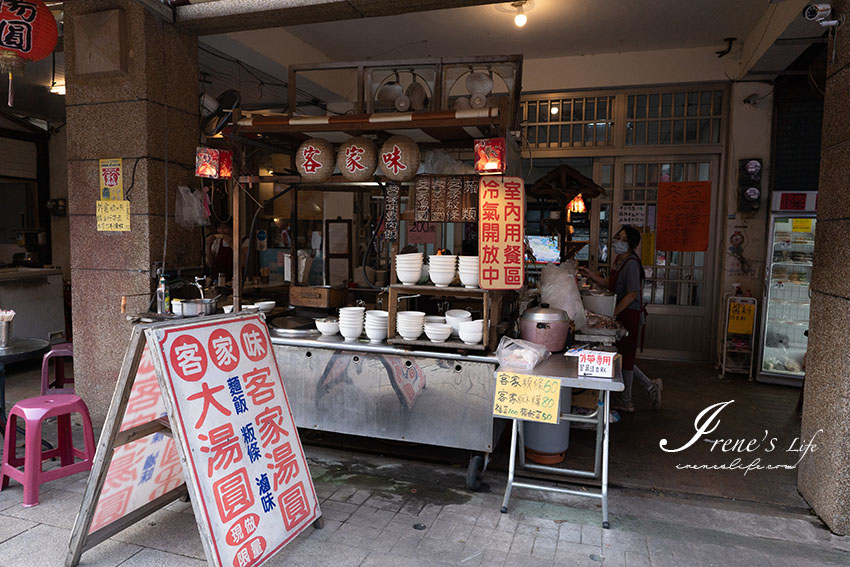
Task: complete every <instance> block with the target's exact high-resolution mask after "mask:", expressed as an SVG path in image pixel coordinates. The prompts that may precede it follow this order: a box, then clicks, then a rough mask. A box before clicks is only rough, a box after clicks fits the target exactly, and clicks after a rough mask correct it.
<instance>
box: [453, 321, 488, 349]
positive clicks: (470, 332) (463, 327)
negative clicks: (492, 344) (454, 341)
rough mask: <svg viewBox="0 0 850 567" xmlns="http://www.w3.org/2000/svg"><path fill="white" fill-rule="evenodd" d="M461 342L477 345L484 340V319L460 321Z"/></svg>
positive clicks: (459, 333)
mask: <svg viewBox="0 0 850 567" xmlns="http://www.w3.org/2000/svg"><path fill="white" fill-rule="evenodd" d="M458 335H460V340H462V341H463V342H464V343H466V344H468V345H477V344H479V343H480V342H481V341H482V340H484V319H476V320H475V321H472V320H468V321H460V322H459V323H458Z"/></svg>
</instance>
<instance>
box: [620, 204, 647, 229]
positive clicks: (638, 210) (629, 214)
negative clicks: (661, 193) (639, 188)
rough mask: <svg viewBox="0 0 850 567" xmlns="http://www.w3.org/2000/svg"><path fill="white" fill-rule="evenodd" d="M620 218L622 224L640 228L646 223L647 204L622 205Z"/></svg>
mask: <svg viewBox="0 0 850 567" xmlns="http://www.w3.org/2000/svg"><path fill="white" fill-rule="evenodd" d="M618 218H619V220H620V226H622V225H626V224H627V225H630V226H633V227H635V228H637V229H638V230H640V229H642V228H643V225H644V224H646V205H620V211H619V214H618ZM653 220H655V219H653Z"/></svg>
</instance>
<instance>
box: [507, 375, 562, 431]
mask: <svg viewBox="0 0 850 567" xmlns="http://www.w3.org/2000/svg"><path fill="white" fill-rule="evenodd" d="M560 403H561V381H560V380H558V379H557V378H544V377H541V376H527V375H525V374H515V373H513V372H501V371H500V372H497V373H496V394H495V397H494V400H493V415H494V416H496V417H508V418H511V419H522V420H525V421H538V422H540V423H558V419H559V417H560V413H561V412H560Z"/></svg>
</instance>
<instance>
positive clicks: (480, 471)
mask: <svg viewBox="0 0 850 567" xmlns="http://www.w3.org/2000/svg"><path fill="white" fill-rule="evenodd" d="M486 466H487V463H486V460H485V458H484V455H483V454H481V453H474V454H472V455H471V456H470V457H469V466H468V467H467V469H466V487H467V488H468V489H469V490H471V491H473V492H480V491H481V490H482V489H483V488H484V483H483V482H481V481H482V479H483V478H484V469H485V467H486Z"/></svg>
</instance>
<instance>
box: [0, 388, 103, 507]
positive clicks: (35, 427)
mask: <svg viewBox="0 0 850 567" xmlns="http://www.w3.org/2000/svg"><path fill="white" fill-rule="evenodd" d="M72 413H79V414H80V415H82V417H83V433H84V438H85V451H80V450H79V449H76V448H74V440H73V438H72V437H71V414H72ZM53 416H57V417H56V420H57V426H58V430H59V435H58V443H57V447H56V448H55V449H51V450H49V451H44V452H42V450H41V424H42V423H43V422H44V420H45V419H47V418H48V417H53ZM18 418H21V419H23V420H24V422H25V423H26V437H25V445H24V458H23V459H21V458H18V456H17V455H15V437H16V433H17V429H16V425H17V420H18ZM53 457H59V459H60V462H61V465H62V466H60V467H59V468H55V469H51V470H49V471H42V470H41V464H42V461H45V460H47V459H52V458H53ZM75 458H80V459H82V460H81V461H79V462H74V460H75ZM93 459H94V433H93V431H92V425H91V417H89V409H88V408H87V407H86V404H85V402H83V400H82V398H80V397H79V396H76V395H74V394H55V395H52V396H39V397H37V398H28V399H26V400H22V401H20V402H18V403H17V404H15V406H14V407H13V408H12V411H10V412H9V421H8V422H7V424H6V439H5V444H4V445H3V465H2V468H0V479H2V481H0V490H3V489H4V488H8V486H9V479H10V478H11V479H14V480H16V481H18V482H20V483H21V484H23V485H24V506H35V505H37V504H38V490H39V487H40V486H41V485H42V484H44V483H45V482H50V481H51V480H56V479H57V478H63V477H66V476H70V475H72V474H76V473H78V472H81V471H87V470H91V466H92V460H93ZM21 465H23V466H24V470H22V471H21V470H19V469H18V468H17V467H19V466H21Z"/></svg>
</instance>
